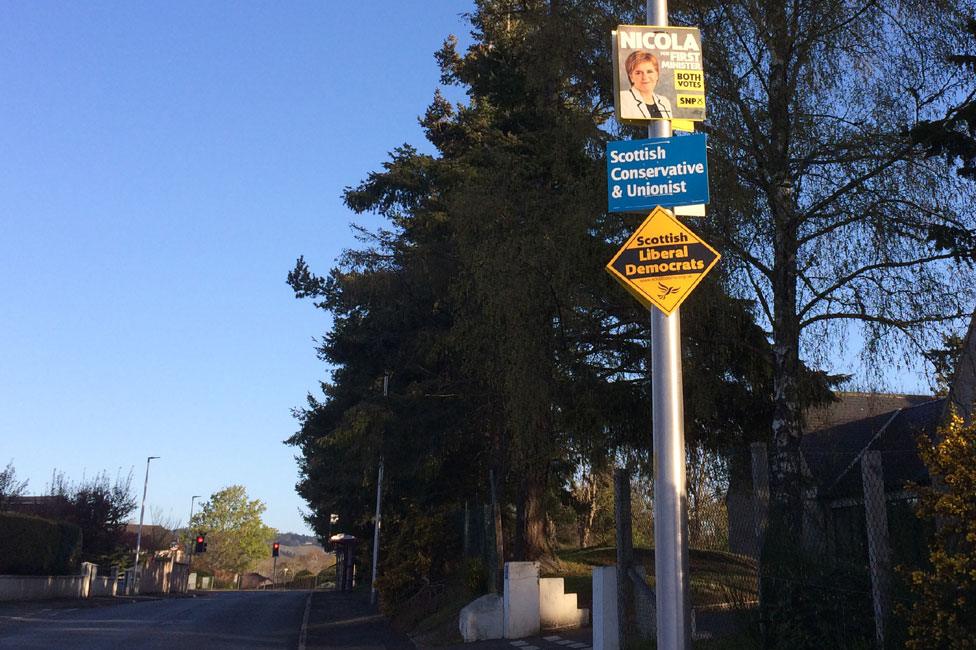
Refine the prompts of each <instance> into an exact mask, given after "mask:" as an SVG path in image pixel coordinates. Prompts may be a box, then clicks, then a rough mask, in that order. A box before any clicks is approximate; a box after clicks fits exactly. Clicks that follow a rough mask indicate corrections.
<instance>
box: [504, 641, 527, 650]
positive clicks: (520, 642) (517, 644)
mask: <svg viewBox="0 0 976 650" xmlns="http://www.w3.org/2000/svg"><path fill="white" fill-rule="evenodd" d="M509 643H511V644H512V645H513V646H515V647H516V648H521V647H522V646H527V645H529V642H528V641H509Z"/></svg>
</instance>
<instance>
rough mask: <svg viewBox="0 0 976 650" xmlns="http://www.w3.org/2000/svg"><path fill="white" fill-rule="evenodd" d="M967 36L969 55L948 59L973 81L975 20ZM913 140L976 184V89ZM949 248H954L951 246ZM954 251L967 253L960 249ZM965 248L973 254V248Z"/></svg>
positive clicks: (925, 123) (919, 128)
mask: <svg viewBox="0 0 976 650" xmlns="http://www.w3.org/2000/svg"><path fill="white" fill-rule="evenodd" d="M965 32H966V36H967V37H968V38H969V40H968V43H967V45H968V47H969V48H970V53H964V54H951V55H949V57H948V59H949V61H950V62H951V63H953V64H955V65H956V66H958V67H959V68H960V69H961V70H962V71H964V72H965V73H968V74H969V75H970V78H972V75H973V73H976V54H973V53H972V49H971V48H972V47H973V45H974V44H976V18H973V17H970V18H969V19H968V20H967V21H966V27H965ZM911 137H912V140H913V141H914V142H915V143H916V144H918V145H920V146H921V147H922V148H923V149H924V150H925V152H926V154H927V155H929V156H944V157H946V158H947V159H949V160H950V161H951V162H953V163H955V162H957V161H958V162H959V163H960V166H959V168H958V169H957V172H958V173H959V175H960V176H963V177H965V178H970V179H973V180H976V89H974V88H970V89H969V95H968V96H967V97H966V98H965V100H964V101H963V102H961V103H960V104H959V105H958V106H955V107H953V109H952V110H951V111H949V114H948V115H946V117H944V118H942V119H939V120H922V121H921V122H920V123H919V124H917V125H915V126H914V127H913V128H912V130H911ZM966 234H967V235H968V233H966ZM946 247H947V248H953V246H952V245H951V244H949V245H946ZM955 248H956V250H960V251H962V250H965V249H964V247H961V246H958V247H955ZM966 248H968V249H969V250H972V244H971V243H970V244H969V245H968V246H967V247H966Z"/></svg>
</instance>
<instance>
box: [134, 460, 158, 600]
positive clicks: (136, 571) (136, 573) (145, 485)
mask: <svg viewBox="0 0 976 650" xmlns="http://www.w3.org/2000/svg"><path fill="white" fill-rule="evenodd" d="M158 458H159V456H149V457H148V458H146V480H145V481H143V484H142V507H141V508H140V509H139V532H138V533H136V558H135V563H134V564H133V565H132V577H133V580H134V581H135V584H136V587H137V588H138V585H139V580H140V577H141V576H140V573H141V572H140V571H139V549H140V547H141V546H142V519H143V517H144V516H145V514H146V491H147V490H148V489H149V461H152V460H156V459H158Z"/></svg>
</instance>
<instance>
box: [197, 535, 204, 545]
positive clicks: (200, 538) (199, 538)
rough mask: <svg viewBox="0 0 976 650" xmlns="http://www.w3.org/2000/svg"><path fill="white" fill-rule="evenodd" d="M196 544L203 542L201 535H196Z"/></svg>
mask: <svg viewBox="0 0 976 650" xmlns="http://www.w3.org/2000/svg"><path fill="white" fill-rule="evenodd" d="M197 544H203V535H197Z"/></svg>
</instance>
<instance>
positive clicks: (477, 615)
mask: <svg viewBox="0 0 976 650" xmlns="http://www.w3.org/2000/svg"><path fill="white" fill-rule="evenodd" d="M503 609H504V607H503V600H502V597H501V596H499V595H498V594H486V595H484V596H482V597H480V598H478V599H476V600H473V601H471V602H470V603H468V604H467V605H465V606H464V607H463V608H462V609H461V616H460V620H459V621H458V628H459V629H460V631H461V638H463V639H464V641H465V643H468V642H470V641H484V640H486V639H501V638H502V635H503V633H504V629H503V627H502V623H503Z"/></svg>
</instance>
